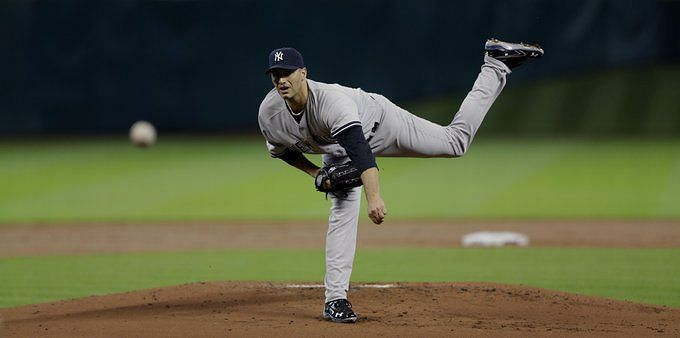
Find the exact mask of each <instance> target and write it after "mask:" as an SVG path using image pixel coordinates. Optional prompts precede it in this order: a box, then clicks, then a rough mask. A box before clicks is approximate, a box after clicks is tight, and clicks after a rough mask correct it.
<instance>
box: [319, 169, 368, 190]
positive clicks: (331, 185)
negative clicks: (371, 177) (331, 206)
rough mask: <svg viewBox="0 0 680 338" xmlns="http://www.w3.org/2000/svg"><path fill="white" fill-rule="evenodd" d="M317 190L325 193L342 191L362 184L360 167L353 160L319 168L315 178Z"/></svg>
mask: <svg viewBox="0 0 680 338" xmlns="http://www.w3.org/2000/svg"><path fill="white" fill-rule="evenodd" d="M314 183H315V185H316V190H318V191H321V192H325V193H329V192H330V193H340V192H345V191H346V190H347V189H350V188H354V187H358V186H360V185H361V184H362V182H361V173H360V172H359V169H357V168H355V167H354V166H352V162H347V163H344V164H332V165H329V166H325V167H323V168H321V169H320V170H319V173H318V174H316V179H315V180H314Z"/></svg>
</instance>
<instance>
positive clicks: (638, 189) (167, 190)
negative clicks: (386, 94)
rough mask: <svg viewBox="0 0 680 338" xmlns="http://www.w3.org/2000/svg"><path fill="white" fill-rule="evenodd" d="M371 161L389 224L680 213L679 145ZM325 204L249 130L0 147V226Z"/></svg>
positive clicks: (525, 143)
mask: <svg viewBox="0 0 680 338" xmlns="http://www.w3.org/2000/svg"><path fill="white" fill-rule="evenodd" d="M312 160H314V161H316V162H317V163H318V161H319V156H313V157H312ZM378 163H379V165H380V167H381V181H382V191H383V197H384V198H385V200H386V203H387V206H388V209H389V211H390V217H391V218H392V219H416V218H429V219H441V218H680V208H678V207H677V206H678V205H680V140H583V139H575V140H569V139H519V140H517V139H495V140H494V139H484V138H478V139H477V140H476V141H475V143H474V144H473V145H472V147H471V149H470V151H469V152H468V154H467V155H466V156H464V157H463V158H460V159H395V158H383V159H379V160H378ZM328 207H329V203H328V201H326V200H325V199H324V198H323V195H322V194H320V193H317V192H316V191H315V190H314V187H313V186H312V181H311V179H310V178H309V177H307V176H305V175H304V174H302V173H300V172H298V171H297V170H295V169H293V168H292V167H289V166H287V165H286V164H285V163H283V162H282V161H280V160H275V159H271V158H269V156H268V153H267V151H266V149H265V147H264V142H263V141H262V140H261V139H260V138H259V137H255V136H253V137H245V138H168V137H165V138H163V137H162V138H161V139H160V142H159V144H157V146H155V147H154V148H151V149H147V150H140V149H136V148H134V147H131V146H130V145H129V144H128V143H127V141H126V140H125V139H124V138H122V137H121V138H120V139H72V140H37V141H3V142H1V143H0V223H21V222H73V221H83V222H85V221H145V220H146V221H154V220H156V221H164V220H187V221H193V220H295V219H318V220H321V219H325V218H326V217H327V210H328Z"/></svg>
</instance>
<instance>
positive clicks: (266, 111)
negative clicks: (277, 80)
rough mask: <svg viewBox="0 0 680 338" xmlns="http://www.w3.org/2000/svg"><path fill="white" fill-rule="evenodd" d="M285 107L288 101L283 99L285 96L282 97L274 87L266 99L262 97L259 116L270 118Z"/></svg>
mask: <svg viewBox="0 0 680 338" xmlns="http://www.w3.org/2000/svg"><path fill="white" fill-rule="evenodd" d="M285 109H286V103H285V102H284V101H283V98H281V96H280V95H279V93H277V92H276V90H275V89H272V90H270V91H269V93H267V95H265V97H264V99H262V102H261V103H260V108H259V112H258V116H259V118H260V119H262V118H270V117H272V116H274V115H276V114H278V113H280V112H281V111H283V110H285Z"/></svg>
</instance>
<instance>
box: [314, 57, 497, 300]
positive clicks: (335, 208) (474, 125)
mask: <svg viewBox="0 0 680 338" xmlns="http://www.w3.org/2000/svg"><path fill="white" fill-rule="evenodd" d="M507 74H510V69H509V68H508V67H507V66H506V65H505V64H503V63H502V62H500V61H498V60H496V59H494V58H491V57H489V56H485V57H484V64H483V65H482V69H481V71H480V73H479V75H478V76H477V80H476V81H475V83H474V85H473V86H472V90H470V92H469V93H468V95H467V96H466V97H465V100H463V103H462V104H461V106H460V109H459V110H458V113H456V115H455V116H454V118H453V121H451V123H450V124H449V125H448V126H440V125H438V124H435V123H432V122H430V121H427V120H425V119H423V118H420V117H418V116H415V115H413V114H411V113H409V112H408V111H406V110H404V109H402V108H400V107H399V106H397V105H395V104H394V103H392V102H391V101H389V100H388V99H387V98H385V97H383V96H381V95H375V96H374V98H375V99H376V100H377V101H378V103H379V105H380V107H381V108H382V109H383V110H384V112H385V114H384V116H385V118H384V119H383V121H381V123H380V126H379V128H378V129H377V130H376V131H375V134H374V135H372V136H373V137H371V139H370V141H369V145H370V146H371V149H373V152H374V154H375V156H383V157H384V156H404V157H459V156H462V155H463V154H465V152H466V151H467V149H468V148H469V146H470V143H472V139H473V138H474V136H475V133H476V132H477V130H478V129H479V126H480V125H481V124H482V121H483V120H484V117H485V116H486V113H487V112H488V111H489V108H491V105H492V104H493V102H494V101H495V100H496V98H497V97H498V95H499V94H500V93H501V91H502V90H503V87H505V81H506V75H507ZM371 95H374V94H371ZM347 161H349V158H348V157H335V156H332V155H328V154H325V155H323V162H324V164H331V163H345V162H347ZM361 190H362V189H361V187H357V188H354V189H352V190H351V191H349V192H348V194H347V196H340V197H338V196H335V195H333V194H329V195H328V196H329V198H330V200H331V212H330V217H329V220H328V233H327V235H326V278H325V287H326V302H329V301H331V300H335V299H340V298H347V291H348V290H349V280H350V276H351V274H352V264H353V262H354V253H355V251H356V239H357V226H358V221H359V209H360V204H361Z"/></svg>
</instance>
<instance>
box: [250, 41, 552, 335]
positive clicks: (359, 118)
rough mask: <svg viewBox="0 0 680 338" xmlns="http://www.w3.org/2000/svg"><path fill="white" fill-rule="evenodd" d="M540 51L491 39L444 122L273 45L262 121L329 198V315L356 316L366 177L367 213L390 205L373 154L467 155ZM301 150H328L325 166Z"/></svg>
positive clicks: (380, 216) (281, 152)
mask: <svg viewBox="0 0 680 338" xmlns="http://www.w3.org/2000/svg"><path fill="white" fill-rule="evenodd" d="M542 55H543V49H541V48H540V47H538V46H535V45H529V44H524V43H508V42H503V41H499V40H496V39H490V40H488V41H487V42H486V45H485V55H484V63H483V64H482V67H481V71H480V73H479V75H478V76H477V80H476V81H475V83H474V85H473V86H472V90H470V92H469V93H468V95H467V96H466V98H465V99H464V100H463V103H462V104H461V106H460V108H459V110H458V112H457V113H456V115H455V116H454V117H453V120H452V121H451V123H450V124H449V125H446V126H440V125H438V124H435V123H432V122H430V121H427V120H424V119H422V118H420V117H418V116H416V115H413V114H411V113H409V112H408V111H406V110H404V109H402V108H400V107H398V106H397V105H395V104H394V103H392V102H391V101H390V100H388V99H387V98H385V97H384V96H382V95H379V94H375V93H369V92H365V91H363V90H361V89H359V88H348V87H344V86H341V85H338V84H327V83H323V82H317V81H313V80H311V79H308V78H307V68H305V64H304V60H303V57H302V55H301V54H300V53H299V52H298V51H297V50H295V49H293V48H279V49H275V50H273V51H272V52H271V53H270V54H269V68H268V69H267V73H268V74H270V76H271V81H272V84H273V86H274V88H273V89H272V90H271V91H269V93H267V95H266V96H265V98H264V100H262V103H261V104H260V109H259V116H258V121H259V124H260V129H261V131H262V134H263V135H264V138H265V139H266V144H267V148H268V149H269V152H270V154H271V156H272V157H275V158H280V159H282V160H283V161H285V162H286V163H288V164H289V165H291V166H293V167H295V168H298V169H300V170H302V171H303V172H305V173H307V174H308V175H310V176H311V177H313V178H314V184H315V186H316V189H318V190H320V191H323V192H326V193H327V196H328V197H329V198H330V200H331V210H330V217H329V221H328V233H327V237H326V277H325V287H326V293H325V296H326V299H325V306H324V310H323V316H324V318H326V319H328V320H332V321H334V322H341V323H353V322H356V320H357V315H356V313H355V312H354V311H353V310H352V305H351V304H350V302H349V301H348V299H347V292H348V290H349V281H350V275H351V273H352V264H353V262H354V252H355V248H356V236H357V224H358V219H359V205H360V202H361V191H362V187H363V190H364V192H365V195H366V202H367V207H368V217H369V218H370V219H371V221H373V223H375V224H380V223H382V222H383V221H384V220H385V217H386V216H387V207H386V205H385V202H384V201H383V199H382V197H381V196H380V183H379V172H378V166H377V164H376V161H375V157H376V156H408V157H460V156H463V154H465V152H466V151H467V149H468V148H469V146H470V143H471V142H472V139H473V138H474V135H475V133H476V132H477V129H478V128H479V126H480V125H481V123H482V120H483V119H484V116H486V113H487V112H488V111H489V108H491V105H492V104H493V102H494V100H496V97H498V95H499V94H500V93H501V91H502V90H503V87H504V86H505V81H506V77H507V75H508V74H510V73H511V70H510V68H514V67H517V66H519V65H520V64H521V63H522V62H524V61H526V60H528V59H530V58H537V57H540V56H542ZM303 154H322V159H323V167H322V168H319V167H318V166H316V165H315V164H313V163H312V162H310V161H309V160H308V159H307V158H306V157H305V156H304V155H303Z"/></svg>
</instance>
